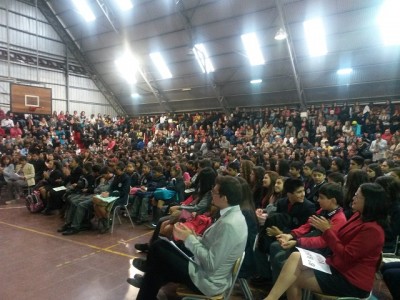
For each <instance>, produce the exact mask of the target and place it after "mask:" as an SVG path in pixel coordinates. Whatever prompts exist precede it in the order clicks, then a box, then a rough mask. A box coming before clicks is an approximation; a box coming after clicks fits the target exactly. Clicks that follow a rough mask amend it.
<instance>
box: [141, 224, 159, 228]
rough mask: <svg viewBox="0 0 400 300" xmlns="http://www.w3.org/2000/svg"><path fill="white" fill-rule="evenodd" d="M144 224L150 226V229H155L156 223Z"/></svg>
mask: <svg viewBox="0 0 400 300" xmlns="http://www.w3.org/2000/svg"><path fill="white" fill-rule="evenodd" d="M144 226H146V227H147V228H150V229H156V227H157V224H154V223H146V224H144Z"/></svg>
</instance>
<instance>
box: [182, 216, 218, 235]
mask: <svg viewBox="0 0 400 300" xmlns="http://www.w3.org/2000/svg"><path fill="white" fill-rule="evenodd" d="M211 223H212V220H211V218H210V217H207V216H205V215H197V216H196V217H195V218H193V219H191V220H189V221H186V222H185V223H184V224H185V226H187V227H188V228H190V229H192V230H194V232H196V234H198V235H202V234H203V233H204V231H206V229H207V228H208V227H209V226H210V225H211Z"/></svg>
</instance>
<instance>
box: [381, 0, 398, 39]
mask: <svg viewBox="0 0 400 300" xmlns="http://www.w3.org/2000/svg"><path fill="white" fill-rule="evenodd" d="M377 21H378V24H379V27H380V30H381V35H382V39H383V43H384V44H385V45H386V46H390V45H399V44H400V1H398V0H386V1H385V2H384V3H383V5H382V7H381V9H380V11H379V14H378V19H377Z"/></svg>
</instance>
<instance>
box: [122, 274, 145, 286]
mask: <svg viewBox="0 0 400 300" xmlns="http://www.w3.org/2000/svg"><path fill="white" fill-rule="evenodd" d="M126 281H127V282H128V283H129V284H130V285H133V286H134V287H137V288H138V289H140V287H141V286H142V283H143V276H142V275H139V274H136V275H135V277H134V278H128V279H127V280H126Z"/></svg>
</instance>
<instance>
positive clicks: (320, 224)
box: [310, 215, 331, 232]
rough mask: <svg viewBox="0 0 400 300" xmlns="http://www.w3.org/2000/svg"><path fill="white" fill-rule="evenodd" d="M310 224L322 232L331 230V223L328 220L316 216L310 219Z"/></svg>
mask: <svg viewBox="0 0 400 300" xmlns="http://www.w3.org/2000/svg"><path fill="white" fill-rule="evenodd" d="M310 223H311V225H312V226H314V227H315V228H317V229H319V230H321V231H322V232H324V231H325V230H327V229H329V228H331V223H330V222H329V220H328V219H326V218H324V217H319V216H316V215H314V216H311V217H310Z"/></svg>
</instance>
